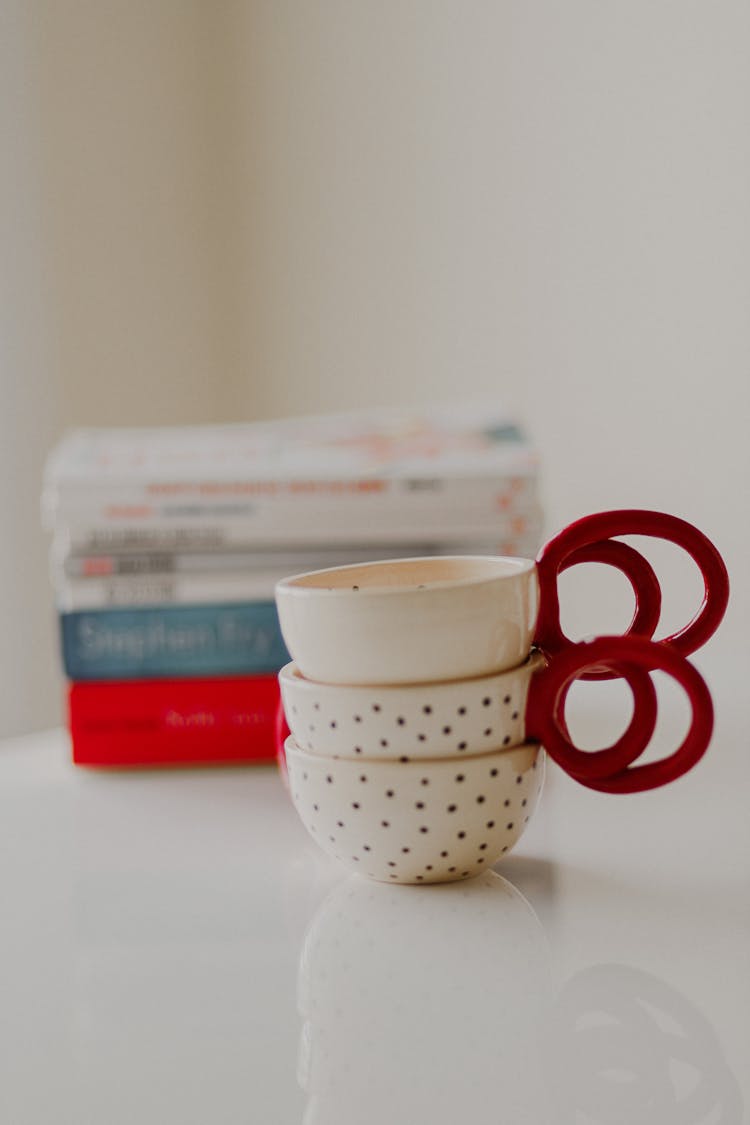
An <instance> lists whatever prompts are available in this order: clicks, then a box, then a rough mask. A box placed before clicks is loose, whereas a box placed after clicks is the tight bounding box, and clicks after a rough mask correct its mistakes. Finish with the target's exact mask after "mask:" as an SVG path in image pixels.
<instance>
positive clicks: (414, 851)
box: [286, 737, 544, 883]
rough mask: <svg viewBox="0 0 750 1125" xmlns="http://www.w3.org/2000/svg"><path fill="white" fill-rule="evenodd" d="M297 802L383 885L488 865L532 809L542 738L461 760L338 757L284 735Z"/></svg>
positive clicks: (337, 852)
mask: <svg viewBox="0 0 750 1125" xmlns="http://www.w3.org/2000/svg"><path fill="white" fill-rule="evenodd" d="M286 762H287V769H288V771H289V786H290V791H291V795H292V800H293V802H294V805H295V808H296V809H297V812H298V813H299V816H300V818H301V820H302V822H303V824H304V825H305V827H306V828H307V830H308V832H309V833H310V835H311V836H312V837H313V839H315V840H316V841H317V842H318V844H320V846H321V848H323V850H324V851H326V852H328V853H329V854H330V855H332V856H334V857H335V858H336V859H339V860H340V861H341V862H342V863H344V864H345V865H346V866H347V867H349V868H351V870H353V871H357V872H359V873H360V874H362V875H365V876H368V877H369V878H371V879H376V880H379V881H381V882H391V883H442V882H449V881H451V880H455V879H466V878H469V877H470V876H472V875H477V874H479V873H480V872H481V871H484V870H486V869H487V868H488V867H491V866H492V864H493V863H495V862H496V861H497V860H498V859H499V858H500V857H501V856H502V855H504V854H505V853H506V852H509V851H510V849H511V848H512V847H513V846H514V845H515V843H516V842H517V840H518V839H519V838H520V836H521V835H522V833H523V831H524V828H525V827H526V824H527V823H528V821H529V819H530V817H531V815H532V813H533V812H534V809H535V808H536V804H537V800H538V798H539V792H540V790H541V787H542V778H543V772H544V771H543V754H542V752H541V750H540V747H539V745H538V744H536V743H526V744H524V745H523V746H518V747H516V748H514V749H508V750H497V751H494V752H491V753H487V754H480V755H471V756H468V757H465V758H461V759H460V760H456V759H455V758H436V759H430V760H425V761H410V762H401V761H398V760H390V759H383V760H372V759H370V760H367V761H358V760H355V759H351V758H350V759H345V758H341V759H334V758H325V757H321V756H319V755H315V754H310V753H308V752H307V751H305V750H302V749H300V747H299V746H298V744H297V743H296V741H295V739H294V738H293V737H290V738H288V739H287V742H286Z"/></svg>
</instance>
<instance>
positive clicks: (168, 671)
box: [60, 602, 290, 681]
mask: <svg viewBox="0 0 750 1125" xmlns="http://www.w3.org/2000/svg"><path fill="white" fill-rule="evenodd" d="M60 626H61V640H62V654H63V664H64V667H65V673H66V675H67V676H68V678H69V679H71V680H79V681H80V680H134V679H148V678H156V677H167V676H225V675H232V674H237V675H255V674H258V675H259V674H268V673H269V672H277V671H278V670H279V668H281V667H282V665H284V664H286V662H287V661H288V660H289V659H290V658H289V654H288V652H287V649H286V646H285V644H284V641H283V638H282V636H281V630H280V628H279V620H278V616H277V614H276V606H275V605H274V603H273V602H248V603H241V604H228V605H194V606H157V607H149V608H147V607H141V608H138V609H130V608H128V609H119V608H118V609H105V610H82V611H78V612H75V613H62V614H61V615H60Z"/></svg>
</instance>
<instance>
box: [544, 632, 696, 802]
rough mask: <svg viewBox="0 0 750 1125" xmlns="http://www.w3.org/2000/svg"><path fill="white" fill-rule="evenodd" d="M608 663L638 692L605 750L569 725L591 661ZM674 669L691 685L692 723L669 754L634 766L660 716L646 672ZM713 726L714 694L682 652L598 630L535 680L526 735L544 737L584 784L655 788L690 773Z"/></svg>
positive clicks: (620, 789) (613, 789)
mask: <svg viewBox="0 0 750 1125" xmlns="http://www.w3.org/2000/svg"><path fill="white" fill-rule="evenodd" d="M601 666H605V667H607V668H609V669H611V670H612V671H613V673H614V675H620V676H623V677H624V678H625V679H626V680H627V682H628V684H629V685H630V688H631V691H632V692H633V702H634V706H633V718H632V719H631V721H630V726H629V727H628V729H627V730H626V731H625V733H624V734H623V735H622V737H621V738H620V739H618V741H617V742H616V743H615V744H614V745H613V746H610V747H607V748H606V749H604V750H596V751H587V750H580V749H579V748H578V747H576V746H574V745H573V743H572V742H571V740H570V736H569V734H568V730H567V727H566V725H565V718H564V712H565V699H566V696H567V693H568V691H569V690H570V686H571V684H572V683H573V681H574V680H576V679H579V678H581V677H582V673H583V672H585V671H586V669H588V668H592V667H601ZM654 669H659V670H661V671H664V672H667V673H669V675H671V676H673V677H674V679H676V680H677V682H678V683H679V684H681V685H682V687H683V688H684V689H685V692H686V694H687V697H688V699H689V701H690V706H691V708H692V717H691V723H690V730H689V731H688V733H687V735H686V736H685V738H684V740H683V742H682V744H681V745H680V746H679V747H678V748H677V750H675V751H674V753H673V754H671V755H670V756H669V757H668V758H664V759H663V760H661V761H658V762H649V763H647V764H644V765H640V766H634V765H633V764H632V763H633V762H635V761H636V759H637V758H639V757H640V755H641V754H642V753H643V751H644V750H645V749H646V747H647V745H648V743H649V741H650V740H651V736H652V735H653V732H654V727H655V723H656V694H655V692H654V688H653V684H652V683H651V680H650V678H649V676H648V674H647V673H648V672H649V671H652V670H654ZM712 730H713V705H712V702H711V695H710V693H709V690H708V688H707V687H706V684H705V682H704V680H703V678H702V676H701V675H700V673H699V672H698V671H697V669H695V668H694V667H693V665H692V664H690V663H689V662H688V661H687V660H685V658H684V657H683V656H680V654H679V653H678V652H675V650H674V649H672V648H667V647H666V646H665V645H663V644H656V643H655V642H654V641H650V640H648V639H646V638H645V637H599V638H597V640H595V641H588V642H582V643H580V644H572V645H569V646H568V647H567V648H566V649H565V650H564V651H563V652H561V653H559V654H558V655H557V656H555V657H554V658H553V659H552V660H551V661H550V663H549V664H548V665H547V667H546V668H544V669H542V671H541V672H539V673H537V675H536V676H535V677H534V678H533V680H532V681H531V685H530V687H529V698H528V703H527V708H526V731H527V736H528V737H530V738H536V739H538V740H539V741H540V742H542V743H543V745H544V747H545V749H546V750H547V753H548V754H549V755H550V757H551V758H553V759H554V760H555V761H556V762H557V763H558V765H559V766H561V767H562V769H564V770H565V771H566V773H569V774H570V775H571V776H572V777H574V778H575V780H576V781H580V783H581V784H582V785H587V786H588V787H589V788H590V789H598V790H600V791H602V792H605V793H635V792H638V791H640V790H643V789H655V788H656V787H657V786H660V785H666V784H667V782H670V781H674V780H675V778H677V777H680V775H681V774H683V773H686V772H687V771H688V770H689V769H691V768H692V767H693V766H694V765H695V763H696V762H697V761H698V760H699V759H700V758H701V757H702V755H703V753H704V752H705V750H706V747H707V746H708V743H709V741H710V739H711V732H712Z"/></svg>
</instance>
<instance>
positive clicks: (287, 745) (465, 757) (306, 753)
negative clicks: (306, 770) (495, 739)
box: [284, 734, 544, 771]
mask: <svg viewBox="0 0 750 1125" xmlns="http://www.w3.org/2000/svg"><path fill="white" fill-rule="evenodd" d="M523 750H525V751H527V753H531V752H533V753H539V752H542V751H543V750H544V747H543V745H542V743H541V742H540V741H539V739H536V738H526V739H525V740H524V741H523V742H518V743H516V745H515V746H499V747H496V748H495V749H494V750H477V751H475V753H473V754H461V755H460V756H459V755H456V754H447V755H445V756H444V757H442V758H409V761H408V762H402V761H399V759H398V758H373V757H370V756H369V755H364V754H363V755H362V757H357V758H345V757H343V756H340V755H338V754H336V755H334V754H313V753H312V752H311V751H310V750H305V748H304V746H300V744H299V742H297V739H296V738H295V737H294V735H293V734H290V735H287V737H286V738H285V739H284V754H285V755H289V754H290V753H291V754H292V755H296V756H297V757H299V758H301V759H302V760H303V761H310V762H311V763H313V764H314V765H315V767H316V768H319V767H321V763H323V762H327V763H328V764H329V766H341V765H343V766H344V768H345V769H353V768H355V767H357V766H359V767H361V766H364V765H367V766H377V767H378V768H386V769H388V768H395V769H398V770H402V771H405V770H408V769H409V768H410V767H411V769H412V771H419V770H420V769H425V768H426V767H427V766H434V767H435V768H438V767H439V768H440V769H448V767H449V766H450V767H452V768H453V769H456V767H457V766H461V765H462V764H463V763H464V762H475V761H478V760H480V759H482V758H485V759H489V758H496V757H499V755H501V754H514V753H515V754H518V753H519V752H520V751H523Z"/></svg>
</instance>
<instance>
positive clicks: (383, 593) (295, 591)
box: [275, 555, 536, 600]
mask: <svg viewBox="0 0 750 1125" xmlns="http://www.w3.org/2000/svg"><path fill="white" fill-rule="evenodd" d="M422 563H424V564H426V565H428V566H432V567H437V566H439V565H440V564H446V563H467V564H471V563H475V564H479V565H482V566H484V567H488V568H489V567H492V566H493V564H494V565H495V566H496V567H497V565H498V564H501V566H502V567H504V568H505V570H504V572H503V571H502V570H499V569H496V570H495V571H494V572H491V573H483V574H469V575H467V576H466V577H465V578H445V579H442V580H437V581H434V582H430V583H429V586H424V587H421V588H420V584H415V583H409V584H404V585H392V584H384V585H380V586H378V585H372V586H370V585H367V586H364V587H363V588H361V589H359V588H356V589H355V588H353V587H351V586H325V585H321V584H318V581H317V580H318V579H321V578H323V577H324V576H325V575H332V574H336V575H341V576H343V575H346V574H347V573H349V574H352V575H353V574H360V573H361V572H362V571H368V570H376V569H378V568H380V569H383V568H385V567H394V566H406V565H409V566H413V565H414V564H422ZM535 569H536V562H535V560H534V559H529V558H525V557H523V556H518V555H419V556H415V557H408V558H397V559H376V560H374V561H373V562H366V563H351V564H349V565H347V566H329V567H325V568H324V569H322V570H311V571H306V572H303V573H301V574H292V575H289V577H287V578H282V579H281V580H280V581H279V582H277V583H276V587H275V589H276V593H277V594H279V593H281V594H291V595H293V596H294V597H308V598H309V597H312V596H314V597H321V596H322V597H326V598H331V597H339V598H342V597H349V598H352V599H353V598H354V597H357V598H359V599H360V600H361V599H362V597H363V596H364V597H367V596H369V595H375V596H377V597H378V598H383V597H390V598H393V597H399V596H400V597H403V596H404V595H408V596H411V595H412V594H415V593H417V592H418V591H419V592H420V593H421V592H422V590H424V593H425V594H429V593H431V592H432V591H436V590H455V589H463V588H465V587H467V586H482V585H485V584H486V585H489V584H490V583H495V582H504V581H511V580H512V579H515V578H518V577H519V576H521V575H523V574H528V573H529V572H530V571H532V570H535Z"/></svg>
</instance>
